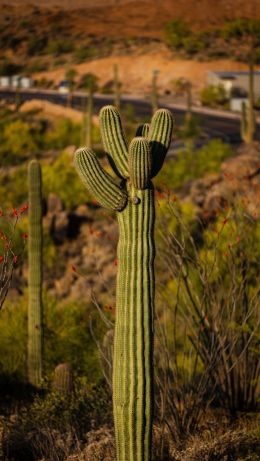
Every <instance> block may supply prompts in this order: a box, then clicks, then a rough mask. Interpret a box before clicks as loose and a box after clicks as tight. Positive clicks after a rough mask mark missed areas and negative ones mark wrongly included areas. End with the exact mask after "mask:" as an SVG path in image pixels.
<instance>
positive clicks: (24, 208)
mask: <svg viewBox="0 0 260 461" xmlns="http://www.w3.org/2000/svg"><path fill="white" fill-rule="evenodd" d="M28 206H29V205H28V203H25V204H24V205H23V206H22V207H21V208H20V213H21V214H23V213H24V212H25V211H26V210H27V209H28Z"/></svg>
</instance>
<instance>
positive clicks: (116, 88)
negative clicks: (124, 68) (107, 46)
mask: <svg viewBox="0 0 260 461" xmlns="http://www.w3.org/2000/svg"><path fill="white" fill-rule="evenodd" d="M120 90H121V82H120V80H119V75H118V65H117V64H115V65H114V94H115V101H114V104H115V106H116V108H117V109H118V110H119V109H120V105H121V91H120Z"/></svg>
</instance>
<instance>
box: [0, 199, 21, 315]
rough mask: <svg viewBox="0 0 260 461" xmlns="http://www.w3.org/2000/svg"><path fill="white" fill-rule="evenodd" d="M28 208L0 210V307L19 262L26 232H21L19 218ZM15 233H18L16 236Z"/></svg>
mask: <svg viewBox="0 0 260 461" xmlns="http://www.w3.org/2000/svg"><path fill="white" fill-rule="evenodd" d="M27 208H28V205H27V204H25V205H23V207H22V208H21V209H20V210H19V211H18V210H17V209H16V208H13V210H12V211H11V212H10V211H3V210H0V309H1V308H2V306H3V304H4V302H5V299H6V296H7V293H8V290H9V288H10V285H11V281H12V275H13V271H14V267H16V266H17V265H18V264H20V262H21V257H22V254H23V250H24V246H25V241H26V238H27V234H25V233H21V226H20V225H19V224H20V223H19V219H20V218H21V214H23V213H24V212H25V211H26V210H27ZM17 233H19V235H18V236H17Z"/></svg>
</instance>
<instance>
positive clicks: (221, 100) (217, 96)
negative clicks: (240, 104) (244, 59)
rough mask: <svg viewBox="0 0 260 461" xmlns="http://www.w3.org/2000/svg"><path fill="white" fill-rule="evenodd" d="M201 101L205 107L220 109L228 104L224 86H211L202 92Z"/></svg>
mask: <svg viewBox="0 0 260 461" xmlns="http://www.w3.org/2000/svg"><path fill="white" fill-rule="evenodd" d="M200 101H201V104H202V105H203V106H209V107H219V106H223V105H224V104H225V103H226V102H227V93H226V90H225V88H224V87H223V85H209V86H206V87H205V88H203V89H202V90H201V92H200Z"/></svg>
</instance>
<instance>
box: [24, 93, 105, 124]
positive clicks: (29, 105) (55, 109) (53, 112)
mask: <svg viewBox="0 0 260 461" xmlns="http://www.w3.org/2000/svg"><path fill="white" fill-rule="evenodd" d="M32 110H39V111H40V112H41V113H42V114H43V115H45V116H46V117H47V118H51V119H58V118H68V119H70V120H73V121H74V122H79V123H81V122H82V119H83V114H82V112H80V111H79V110H75V109H71V108H70V107H64V106H60V105H58V104H54V103H52V102H49V101H42V100H39V99H32V100H31V101H26V102H25V103H24V104H23V105H22V107H21V111H22V112H29V111H32ZM93 123H94V124H98V117H97V116H93Z"/></svg>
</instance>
